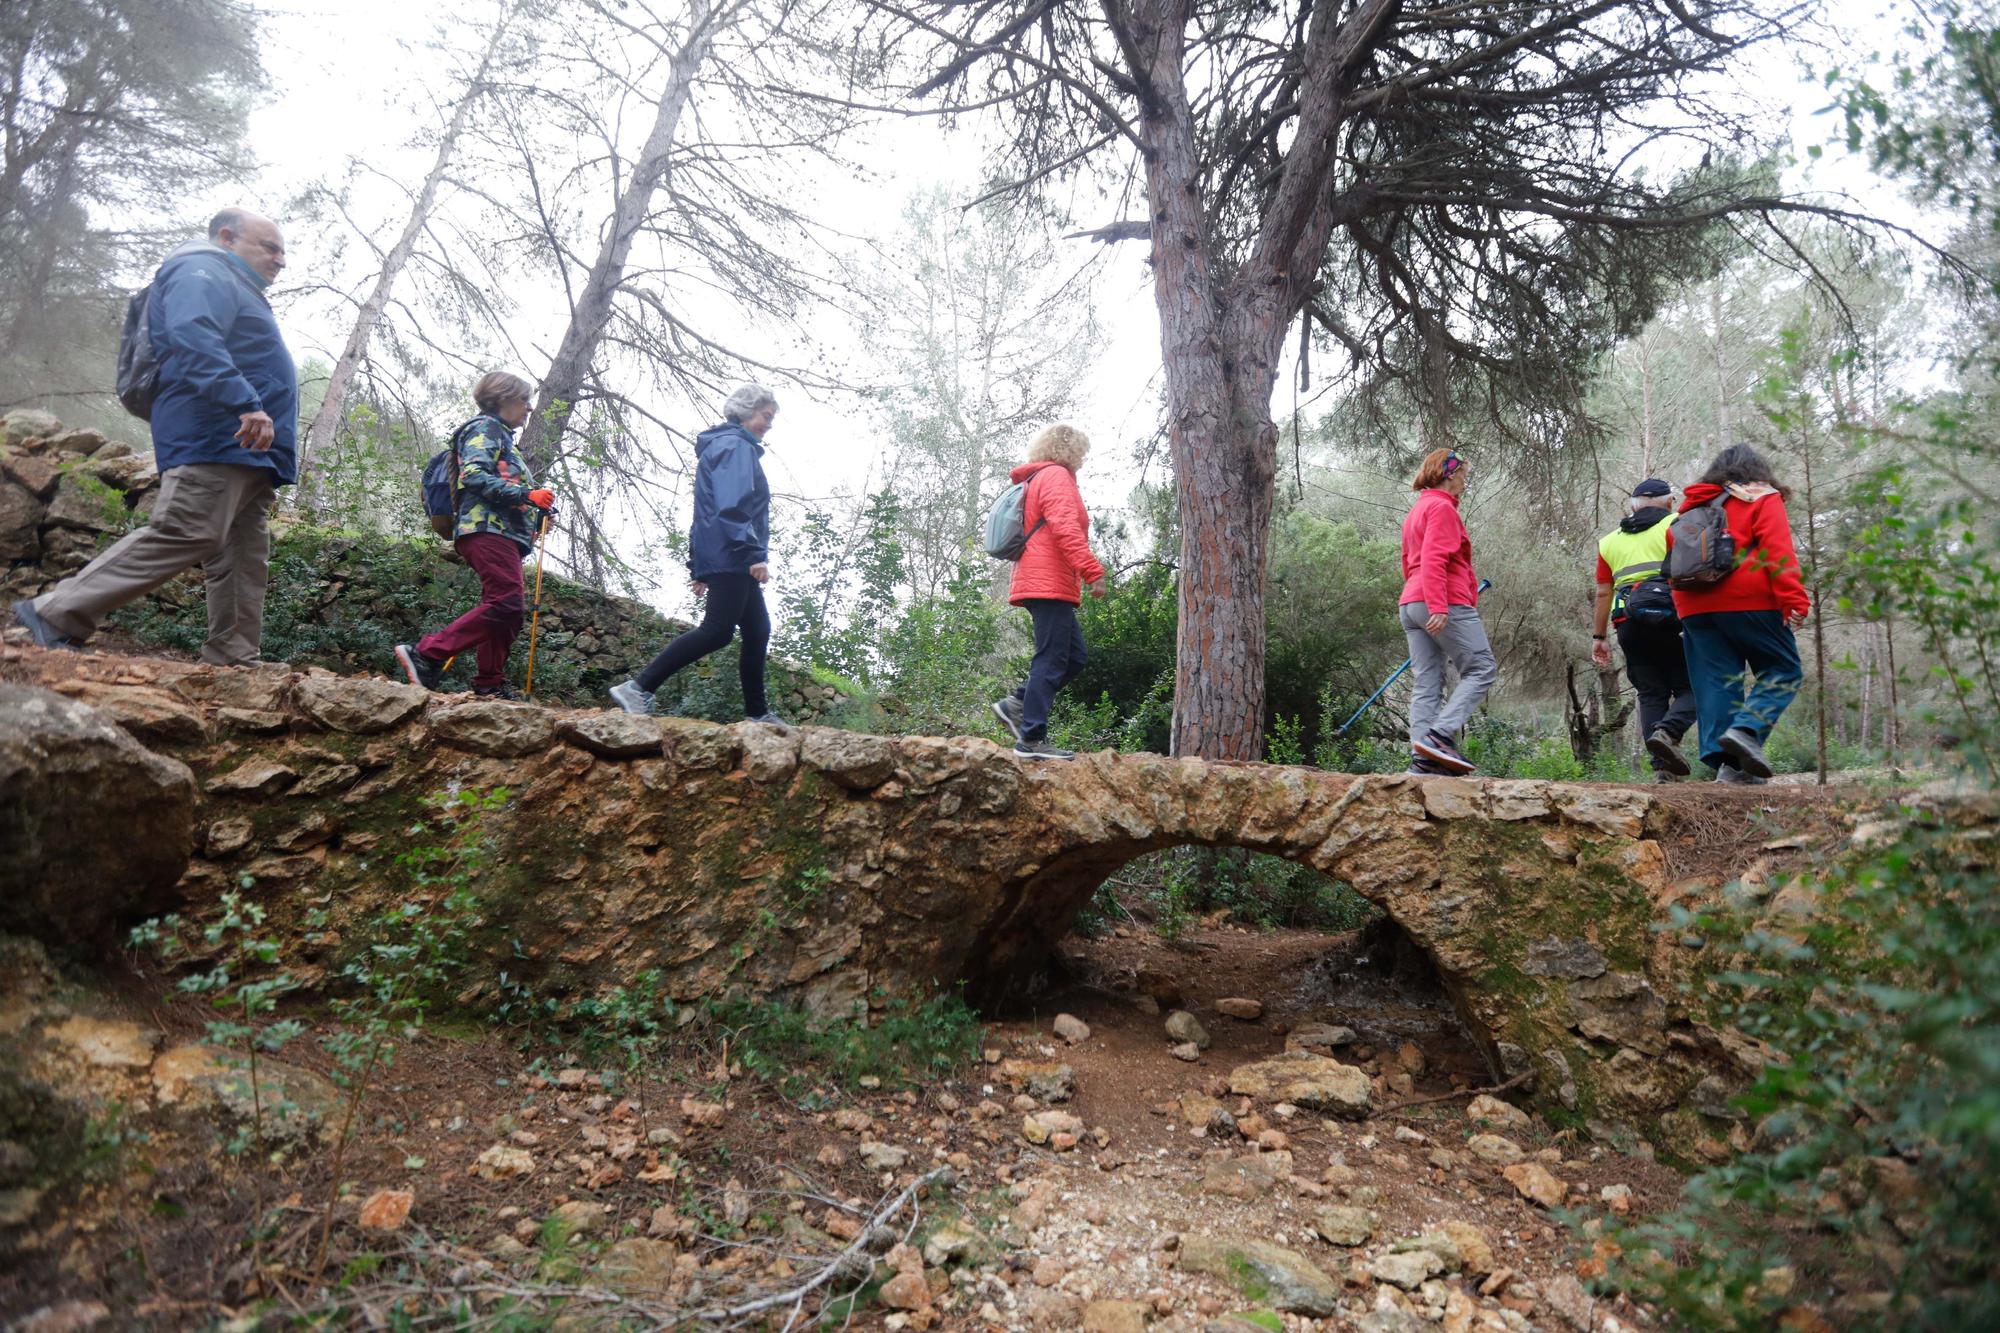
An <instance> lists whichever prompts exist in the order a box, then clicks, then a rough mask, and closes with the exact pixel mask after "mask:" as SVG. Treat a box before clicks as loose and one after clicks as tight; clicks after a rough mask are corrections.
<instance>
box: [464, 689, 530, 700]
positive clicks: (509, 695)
mask: <svg viewBox="0 0 2000 1333" xmlns="http://www.w3.org/2000/svg"><path fill="white" fill-rule="evenodd" d="M472 693H473V696H474V697H475V698H480V699H504V700H506V701H508V702H509V703H522V702H524V700H523V698H522V696H521V692H520V691H519V690H517V689H515V688H514V687H513V686H512V685H495V686H494V687H493V688H492V689H490V690H486V689H481V688H480V687H479V686H477V685H474V686H473V687H472Z"/></svg>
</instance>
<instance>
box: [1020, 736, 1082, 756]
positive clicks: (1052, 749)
mask: <svg viewBox="0 0 2000 1333" xmlns="http://www.w3.org/2000/svg"><path fill="white" fill-rule="evenodd" d="M1014 757H1015V758H1016V759H1074V758H1076V751H1075V750H1063V749H1058V748H1057V747H1056V746H1053V745H1051V744H1049V743H1048V741H1047V740H1046V739H1044V740H1038V741H1029V740H1020V741H1015V742H1014Z"/></svg>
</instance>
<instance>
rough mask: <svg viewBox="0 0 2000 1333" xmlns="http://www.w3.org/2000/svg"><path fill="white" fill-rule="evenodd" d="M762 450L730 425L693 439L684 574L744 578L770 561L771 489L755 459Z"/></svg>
mask: <svg viewBox="0 0 2000 1333" xmlns="http://www.w3.org/2000/svg"><path fill="white" fill-rule="evenodd" d="M763 453H764V446H763V445H762V444H760V443H758V440H757V437H756V436H754V435H752V434H751V433H750V432H749V431H747V430H745V429H743V427H741V426H739V425H737V424H735V423H734V422H732V423H730V424H729V425H726V426H710V427H709V428H708V429H707V430H705V431H703V432H702V433H701V434H700V435H697V436H696V437H695V470H694V527H693V528H692V530H690V531H689V533H688V573H689V574H690V575H691V576H693V577H694V578H697V579H705V578H707V577H709V575H711V574H748V573H749V572H750V566H752V565H761V564H763V563H764V562H765V561H767V560H769V559H770V558H771V488H770V486H769V485H768V484H767V483H766V482H765V481H764V466H763V464H762V463H760V462H759V461H758V459H759V458H760V457H762V455H763Z"/></svg>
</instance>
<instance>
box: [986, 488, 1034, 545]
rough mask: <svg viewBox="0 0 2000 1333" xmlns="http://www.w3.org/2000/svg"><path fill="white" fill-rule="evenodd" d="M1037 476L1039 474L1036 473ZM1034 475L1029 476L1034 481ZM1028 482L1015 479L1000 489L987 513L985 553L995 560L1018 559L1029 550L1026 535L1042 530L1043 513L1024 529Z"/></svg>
mask: <svg viewBox="0 0 2000 1333" xmlns="http://www.w3.org/2000/svg"><path fill="white" fill-rule="evenodd" d="M1037 475H1039V474H1037ZM1033 480H1034V477H1030V478H1028V481H1033ZM1028 481H1017V482H1015V483H1014V484H1013V485H1012V486H1009V487H1008V488H1007V489H1006V490H1004V491H1002V492H1000V498H999V499H997V500H995V501H994V502H993V508H992V509H991V510H989V511H988V512H987V515H986V554H988V555H990V556H992V557H993V558H994V559H995V560H1019V559H1020V558H1021V554H1022V552H1024V551H1026V550H1027V549H1028V538H1030V537H1032V536H1034V535H1035V533H1037V532H1040V531H1041V530H1042V524H1044V523H1046V522H1048V517H1047V516H1046V515H1044V516H1043V517H1041V518H1038V519H1036V520H1035V526H1034V528H1033V530H1031V531H1024V528H1025V527H1026V524H1027V510H1028Z"/></svg>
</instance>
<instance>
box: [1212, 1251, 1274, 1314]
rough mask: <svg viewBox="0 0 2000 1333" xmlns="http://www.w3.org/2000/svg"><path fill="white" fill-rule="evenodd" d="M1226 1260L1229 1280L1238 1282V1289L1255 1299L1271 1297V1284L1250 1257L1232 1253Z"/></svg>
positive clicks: (1260, 1299)
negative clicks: (1253, 1264) (1255, 1266)
mask: <svg viewBox="0 0 2000 1333" xmlns="http://www.w3.org/2000/svg"><path fill="white" fill-rule="evenodd" d="M1226 1262H1227V1263H1228V1265H1229V1280H1230V1281H1231V1282H1233V1283H1235V1284H1236V1289H1237V1290H1238V1291H1240V1292H1242V1293H1243V1294H1244V1295H1245V1296H1247V1297H1248V1298H1250V1299H1251V1300H1253V1301H1262V1300H1269V1299H1270V1296H1271V1286H1270V1284H1269V1283H1267V1282H1265V1281H1264V1278H1263V1275H1262V1274H1260V1273H1258V1271H1257V1270H1256V1269H1254V1268H1252V1267H1251V1266H1250V1261H1249V1260H1248V1259H1245V1258H1244V1257H1243V1256H1242V1255H1240V1254H1233V1253H1232V1254H1231V1255H1230V1256H1229V1257H1228V1259H1227V1261H1226ZM1281 1327H1282V1325H1281Z"/></svg>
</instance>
